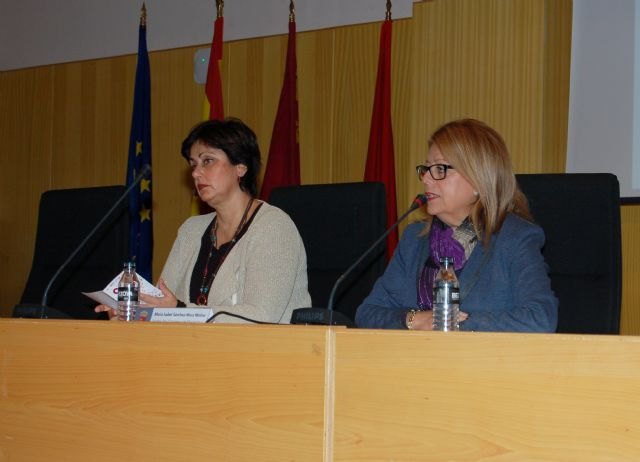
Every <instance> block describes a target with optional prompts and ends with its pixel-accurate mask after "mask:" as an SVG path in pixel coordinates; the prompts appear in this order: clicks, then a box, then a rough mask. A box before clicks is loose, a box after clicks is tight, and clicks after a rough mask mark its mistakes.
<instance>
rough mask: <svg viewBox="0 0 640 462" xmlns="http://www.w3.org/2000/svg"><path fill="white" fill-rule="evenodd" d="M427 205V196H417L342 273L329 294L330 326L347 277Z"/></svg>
mask: <svg viewBox="0 0 640 462" xmlns="http://www.w3.org/2000/svg"><path fill="white" fill-rule="evenodd" d="M426 203H427V196H425V195H424V194H418V196H416V198H415V199H414V200H413V203H412V204H411V207H409V210H407V211H406V212H405V213H404V214H403V215H402V216H401V217H400V218H398V219H397V220H396V222H395V223H394V224H393V225H391V226H390V227H389V228H388V229H387V230H386V231H385V232H384V233H383V234H382V236H380V237H379V238H378V239H377V240H376V241H375V242H374V243H373V244H371V246H370V247H369V248H368V249H367V250H365V251H364V252H363V253H362V255H360V258H358V259H357V260H356V261H355V262H354V263H353V264H352V265H351V266H350V267H349V268H347V269H346V271H345V272H344V273H342V275H341V276H340V277H339V278H338V280H337V281H336V282H335V284H334V285H333V288H332V289H331V293H330V294H329V302H328V303H327V310H328V311H329V324H330V325H331V324H333V313H334V310H333V302H334V300H335V296H336V291H337V290H338V287H339V286H340V284H342V282H343V281H344V280H345V279H346V277H347V276H348V275H349V274H351V272H353V270H355V269H356V268H357V266H358V265H359V264H360V263H362V260H364V259H365V258H366V257H367V256H368V255H369V254H370V253H371V252H372V251H373V250H374V249H375V248H376V247H377V246H378V245H379V244H380V243H381V242H382V241H383V240H384V239H386V237H387V236H388V235H389V233H391V231H393V230H394V229H396V227H397V226H398V225H399V224H400V222H401V221H402V220H404V219H405V218H406V217H407V215H409V214H410V213H411V212H413V211H414V210H416V209H417V208H419V207H422V206H423V205H424V204H426Z"/></svg>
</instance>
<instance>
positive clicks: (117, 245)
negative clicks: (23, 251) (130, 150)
mask: <svg viewBox="0 0 640 462" xmlns="http://www.w3.org/2000/svg"><path fill="white" fill-rule="evenodd" d="M124 191H125V187H124V186H106V187H96V188H79V189H60V190H53V191H46V192H45V193H43V194H42V196H41V198H40V209H39V213H38V229H37V234H36V244H35V251H34V255H33V263H32V265H31V271H30V273H29V278H28V280H27V283H26V286H25V289H24V292H23V294H22V298H21V299H20V304H19V305H18V306H16V307H15V308H14V312H13V316H14V317H38V318H39V317H41V316H43V315H44V316H43V317H50V318H74V319H101V318H104V314H101V315H97V314H96V313H94V311H93V308H94V306H95V305H96V304H95V302H93V301H92V300H91V299H89V298H88V297H86V296H85V295H83V294H82V293H81V292H93V291H96V290H102V288H104V286H105V285H106V284H107V283H108V282H110V281H111V279H113V278H114V276H115V275H116V274H118V273H119V272H120V271H121V270H122V263H123V260H124V259H126V258H127V254H128V248H127V246H128V242H129V218H128V213H127V202H126V201H123V202H122V203H121V204H120V206H119V207H118V208H117V209H116V210H114V212H113V214H112V215H111V216H110V217H109V218H108V219H107V220H106V221H105V223H104V224H103V225H102V227H101V228H100V229H99V230H98V232H97V233H96V234H95V235H94V236H93V238H91V239H90V240H89V241H88V242H87V244H86V246H85V247H84V248H83V249H82V250H81V251H80V252H79V253H78V255H76V257H75V258H74V259H73V260H72V261H71V262H70V263H69V265H68V266H67V267H66V269H64V270H63V271H62V272H61V273H60V275H59V276H58V277H57V279H56V280H55V282H54V283H53V285H52V286H51V288H50V290H49V293H48V303H47V306H46V307H45V308H43V307H42V306H41V305H40V302H41V300H42V296H43V292H44V290H45V288H46V287H47V285H48V284H49V281H50V280H51V278H52V276H53V275H54V273H55V272H56V271H57V270H58V268H60V266H61V265H62V264H63V263H64V262H65V261H66V260H67V258H68V257H69V256H70V255H71V253H72V252H73V251H74V250H75V249H76V248H77V246H78V244H80V242H81V241H82V240H83V239H84V238H85V237H86V236H87V235H88V234H89V233H90V231H91V229H92V228H93V227H94V226H95V225H96V224H97V223H98V222H99V221H100V220H101V219H102V218H103V217H104V216H105V214H106V213H107V212H108V211H109V209H111V207H112V206H113V205H114V204H115V203H116V202H117V201H118V199H119V198H120V197H121V196H122V194H123V193H124Z"/></svg>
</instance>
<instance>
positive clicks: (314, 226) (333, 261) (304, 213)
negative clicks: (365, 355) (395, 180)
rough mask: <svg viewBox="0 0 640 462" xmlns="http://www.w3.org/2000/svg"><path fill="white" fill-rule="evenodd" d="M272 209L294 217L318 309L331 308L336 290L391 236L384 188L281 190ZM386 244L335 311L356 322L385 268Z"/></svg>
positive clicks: (339, 297) (339, 295)
mask: <svg viewBox="0 0 640 462" xmlns="http://www.w3.org/2000/svg"><path fill="white" fill-rule="evenodd" d="M269 203H271V204H272V205H275V206H276V207H279V208H281V209H282V210H284V211H285V212H287V213H288V214H289V216H290V217H291V219H292V220H293V222H294V223H295V224H296V226H297V227H298V231H299V232H300V235H301V237H302V240H303V242H304V245H305V249H306V252H307V272H308V277H309V293H310V295H311V301H312V306H313V307H318V308H326V307H327V302H328V300H329V295H330V293H331V289H332V287H333V285H334V284H335V282H336V280H337V279H338V278H339V277H340V275H341V274H342V273H343V272H344V271H345V270H346V269H347V268H348V267H349V266H351V265H352V264H353V263H354V262H355V261H356V260H357V259H358V258H359V257H360V256H361V255H362V253H363V252H364V251H365V250H366V249H367V248H368V247H370V246H371V245H372V244H373V243H374V242H375V240H376V239H377V238H378V237H380V235H381V234H382V233H383V232H384V231H385V226H386V196H385V189H384V185H383V184H382V183H377V182H367V183H338V184H322V185H305V186H291V187H281V188H276V189H274V190H273V191H272V192H271V196H270V198H269ZM384 254H385V243H382V244H380V245H379V246H378V248H376V249H375V251H374V252H372V254H371V255H370V256H369V258H366V259H365V260H363V262H362V263H361V264H360V265H358V267H357V268H356V270H355V271H354V272H353V273H352V274H351V275H350V276H349V277H347V278H346V279H345V280H344V281H343V283H342V284H341V285H340V287H339V288H338V290H337V291H336V297H335V300H334V310H335V311H338V312H340V313H343V314H344V315H345V316H346V317H347V318H349V319H350V320H353V319H354V317H355V311H356V308H357V307H358V305H360V303H361V302H362V300H363V299H364V298H365V297H366V296H367V295H368V294H369V292H370V291H371V289H372V287H373V284H374V283H375V281H376V280H377V279H378V277H379V276H380V275H382V273H383V272H384V268H385V255H384Z"/></svg>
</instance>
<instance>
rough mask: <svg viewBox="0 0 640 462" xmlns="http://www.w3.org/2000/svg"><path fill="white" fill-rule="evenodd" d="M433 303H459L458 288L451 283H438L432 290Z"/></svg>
mask: <svg viewBox="0 0 640 462" xmlns="http://www.w3.org/2000/svg"><path fill="white" fill-rule="evenodd" d="M434 295H435V296H434V297H433V303H444V304H452V303H455V304H459V303H460V289H459V288H458V287H454V286H453V284H438V285H436V288H435V290H434Z"/></svg>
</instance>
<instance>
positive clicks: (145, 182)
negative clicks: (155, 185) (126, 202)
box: [140, 178, 151, 193]
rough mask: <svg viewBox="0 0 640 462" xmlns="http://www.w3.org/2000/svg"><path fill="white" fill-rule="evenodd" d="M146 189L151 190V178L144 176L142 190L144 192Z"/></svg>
mask: <svg viewBox="0 0 640 462" xmlns="http://www.w3.org/2000/svg"><path fill="white" fill-rule="evenodd" d="M145 191H149V192H151V180H145V179H144V178H143V179H142V181H140V192H141V193H143V192H145Z"/></svg>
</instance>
